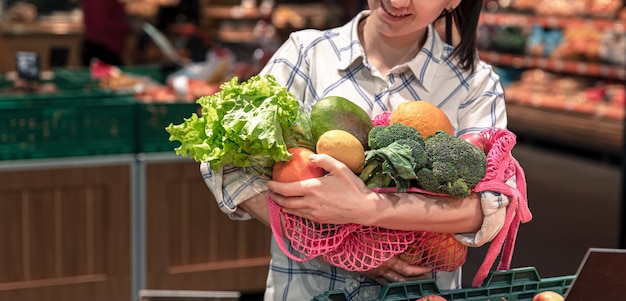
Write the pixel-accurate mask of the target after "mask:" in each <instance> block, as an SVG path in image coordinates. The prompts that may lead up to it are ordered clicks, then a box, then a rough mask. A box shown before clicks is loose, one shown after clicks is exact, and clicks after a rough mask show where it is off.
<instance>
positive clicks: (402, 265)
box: [363, 257, 432, 284]
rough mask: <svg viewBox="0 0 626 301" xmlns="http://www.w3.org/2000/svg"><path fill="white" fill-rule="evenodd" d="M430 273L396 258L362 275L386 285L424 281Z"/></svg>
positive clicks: (422, 267) (425, 269) (429, 270)
mask: <svg viewBox="0 0 626 301" xmlns="http://www.w3.org/2000/svg"><path fill="white" fill-rule="evenodd" d="M431 271H432V270H431V268H430V267H427V266H419V265H411V264H409V263H408V262H406V261H404V260H402V259H399V258H398V257H392V258H391V259H389V260H387V261H386V262H385V263H383V264H382V265H381V266H380V267H378V268H375V269H373V270H369V271H367V272H363V275H365V276H367V277H369V278H371V279H373V280H375V281H376V282H378V283H380V284H386V283H390V282H404V281H411V280H417V279H425V278H427V276H428V274H429V273H430V272H431Z"/></svg>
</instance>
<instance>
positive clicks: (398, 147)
mask: <svg viewBox="0 0 626 301" xmlns="http://www.w3.org/2000/svg"><path fill="white" fill-rule="evenodd" d="M415 167H416V163H415V159H414V158H413V150H412V149H411V148H410V147H409V146H406V145H403V144H401V143H398V142H393V143H391V144H389V145H387V146H385V147H382V148H379V149H370V150H368V151H366V152H365V167H364V169H363V171H362V172H361V173H360V175H359V177H360V178H361V180H363V182H365V185H366V186H367V187H370V188H378V187H391V186H395V187H396V191H398V192H406V191H407V190H408V189H409V186H410V181H411V180H415V179H417V175H416V174H415Z"/></svg>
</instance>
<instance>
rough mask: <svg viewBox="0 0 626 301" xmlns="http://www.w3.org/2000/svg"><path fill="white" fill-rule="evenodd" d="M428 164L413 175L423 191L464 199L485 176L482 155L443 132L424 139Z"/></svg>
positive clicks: (485, 163)
mask: <svg viewBox="0 0 626 301" xmlns="http://www.w3.org/2000/svg"><path fill="white" fill-rule="evenodd" d="M425 142H426V144H425V150H426V153H427V155H428V164H427V166H426V167H424V168H422V169H420V170H419V171H418V172H417V182H418V184H419V186H420V187H421V188H423V189H425V190H428V191H432V192H442V193H446V194H449V195H451V196H455V197H467V196H468V195H470V193H471V189H472V188H473V187H474V186H476V184H478V183H479V182H480V181H481V180H482V178H483V177H484V176H485V173H486V169H487V158H486V156H485V153H484V152H483V151H482V150H480V149H479V148H478V147H476V146H474V145H472V144H470V143H469V142H467V141H465V140H463V139H460V138H457V137H454V136H452V135H450V134H448V133H446V132H444V131H437V132H436V133H435V135H434V136H431V137H429V138H428V139H426V141H425Z"/></svg>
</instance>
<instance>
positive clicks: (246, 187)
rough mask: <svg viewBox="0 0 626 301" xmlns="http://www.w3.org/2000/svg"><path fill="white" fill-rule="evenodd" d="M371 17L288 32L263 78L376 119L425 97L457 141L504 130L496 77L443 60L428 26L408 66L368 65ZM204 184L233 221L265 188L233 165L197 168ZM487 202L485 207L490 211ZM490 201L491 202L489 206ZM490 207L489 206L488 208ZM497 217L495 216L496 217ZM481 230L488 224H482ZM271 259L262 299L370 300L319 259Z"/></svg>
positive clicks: (443, 281)
mask: <svg viewBox="0 0 626 301" xmlns="http://www.w3.org/2000/svg"><path fill="white" fill-rule="evenodd" d="M368 15H369V12H368V11H364V12H361V13H360V14H359V15H358V16H356V17H355V18H354V19H353V20H352V21H351V22H349V23H348V24H346V25H344V26H342V27H339V28H334V29H329V30H325V31H320V30H313V29H310V30H303V31H299V32H294V33H292V34H291V36H290V37H289V39H288V40H287V41H286V42H285V43H284V44H283V45H282V46H281V47H280V49H278V50H277V52H276V53H275V55H274V56H273V57H272V58H271V59H270V61H269V62H268V64H267V66H266V67H265V68H264V69H263V70H262V72H261V73H262V74H272V75H274V76H275V77H276V79H277V80H278V82H280V83H282V84H283V85H285V86H286V87H287V88H288V89H289V91H291V92H292V93H293V94H294V95H295V96H296V98H298V99H300V100H301V101H303V102H304V104H305V105H307V106H308V107H310V106H311V105H312V104H313V103H315V102H316V101H317V100H319V99H321V98H323V97H325V96H343V97H345V98H347V99H350V100H352V101H353V102H355V103H356V104H358V105H359V106H361V107H362V108H363V109H364V110H365V111H366V112H368V113H369V114H370V116H372V117H374V116H376V115H377V114H379V113H380V112H382V111H393V110H394V109H395V108H396V107H397V106H398V105H399V104H400V103H403V102H406V101H412V100H425V101H429V102H431V103H433V104H435V105H437V106H439V107H440V108H441V109H442V110H443V111H444V112H445V113H446V114H447V115H448V117H449V118H450V120H451V121H452V124H453V126H454V128H455V131H456V134H457V136H459V135H462V134H464V133H467V132H476V131H480V130H483V129H487V128H489V127H500V128H505V127H506V111H505V105H504V99H503V90H502V87H501V85H500V82H499V77H498V76H497V75H496V73H494V70H493V69H492V67H491V66H489V65H487V64H485V63H484V62H482V61H481V62H478V63H477V64H476V68H475V71H474V72H469V71H464V70H462V69H460V68H458V67H457V61H456V60H451V59H450V58H448V56H449V55H450V53H451V52H452V50H453V48H452V46H450V45H448V44H446V43H444V42H443V41H442V40H441V39H440V37H439V35H438V34H437V33H436V31H435V30H434V28H433V27H432V26H431V27H429V29H428V36H427V39H426V42H425V44H424V47H423V48H422V49H421V51H420V52H419V53H418V54H417V56H416V57H415V58H413V59H412V60H411V61H409V62H408V63H406V64H402V65H399V66H396V67H394V68H393V69H391V71H390V72H389V74H387V75H384V74H381V73H380V72H379V71H378V70H376V69H375V67H373V66H372V65H371V64H370V63H369V62H368V60H367V56H366V54H365V52H364V50H363V46H362V45H361V42H360V41H359V39H358V35H357V27H358V23H359V20H361V19H362V18H364V17H367V16H368ZM201 171H202V174H203V177H204V180H205V182H206V183H207V185H208V186H209V188H211V191H212V192H213V194H214V195H215V196H216V200H217V202H218V205H219V207H220V208H221V209H222V210H223V211H224V212H226V213H228V214H229V215H230V216H231V218H233V219H237V218H246V217H249V216H248V215H247V214H246V213H243V215H241V214H242V213H241V211H236V209H237V205H238V204H240V203H241V202H243V201H245V200H247V199H249V198H250V197H252V196H253V195H255V194H257V193H258V192H259V191H261V190H263V189H267V188H266V187H265V185H264V182H263V181H262V180H259V181H255V180H254V179H248V181H244V180H242V177H241V171H240V170H239V169H238V168H225V169H224V170H223V171H222V174H221V176H219V177H216V176H215V173H213V172H211V170H210V168H209V166H208V164H206V163H202V164H201ZM490 204H491V208H487V209H485V208H486V207H485V206H487V207H489V206H490ZM494 204H495V205H494ZM507 204H508V200H506V201H505V202H504V203H503V201H502V199H501V198H500V197H499V196H497V197H495V198H494V199H493V200H490V201H489V204H487V205H486V204H485V201H484V200H483V208H484V210H483V211H484V213H485V215H486V217H485V219H487V218H488V217H487V215H488V214H489V215H493V216H496V215H499V216H498V217H497V218H495V222H493V220H491V221H489V222H486V223H483V226H484V227H485V228H488V229H481V231H486V232H487V233H486V234H485V233H483V234H482V236H483V237H487V238H486V239H487V240H490V239H493V235H495V233H497V231H498V230H499V229H500V226H501V224H502V221H500V219H502V220H503V218H504V215H503V214H504V208H503V207H506V205H507ZM494 206H495V207H494ZM496 212H497V213H498V214H496ZM485 225H487V226H485ZM476 235H477V234H475V233H472V234H464V237H465V238H459V239H461V240H465V242H464V243H466V244H468V245H476V244H477V245H480V244H484V243H485V242H482V241H481V242H480V243H476V244H475V240H476ZM271 252H272V262H271V265H270V272H269V276H268V282H267V289H266V293H265V294H266V298H265V300H298V301H300V300H311V299H312V298H313V296H316V295H319V294H321V293H324V292H326V291H329V290H334V289H344V290H345V292H346V293H347V294H348V295H349V298H350V300H376V299H377V297H378V294H379V291H380V286H379V285H378V284H376V283H375V282H373V281H371V280H369V279H367V278H365V277H363V276H361V275H360V274H359V273H354V272H348V271H345V270H342V269H339V268H336V267H333V266H330V265H328V264H326V263H324V262H321V261H318V260H315V259H314V260H311V261H308V262H302V263H300V262H294V261H292V260H289V259H288V258H287V257H286V256H285V255H284V254H283V253H282V251H281V250H280V249H279V248H278V247H277V245H276V243H275V241H273V242H272V250H271ZM435 277H436V278H437V283H438V285H439V286H440V288H441V289H459V288H461V273H460V269H459V270H458V271H456V272H452V273H442V272H440V273H437V274H436V275H435Z"/></svg>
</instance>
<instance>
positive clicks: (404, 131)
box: [367, 123, 424, 149]
mask: <svg viewBox="0 0 626 301" xmlns="http://www.w3.org/2000/svg"><path fill="white" fill-rule="evenodd" d="M401 139H409V140H413V141H416V142H418V143H420V144H422V146H423V145H424V138H423V137H422V135H421V134H420V133H419V132H418V131H417V130H416V129H414V128H412V127H410V126H408V125H404V124H401V123H392V124H390V125H388V126H384V125H378V126H375V127H373V128H372V129H371V130H370V132H369V134H368V141H367V143H368V145H369V147H370V149H379V148H383V147H386V146H388V145H389V144H391V143H393V142H394V141H397V140H401Z"/></svg>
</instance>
